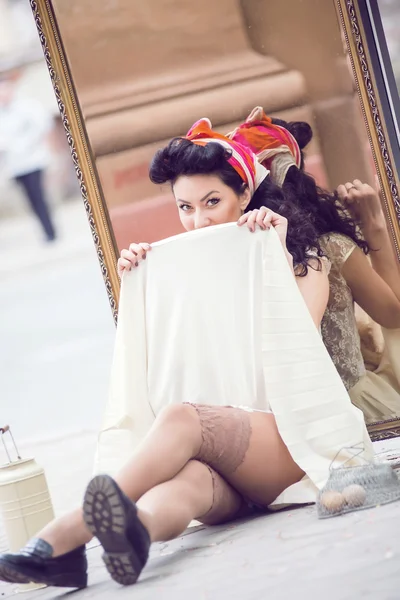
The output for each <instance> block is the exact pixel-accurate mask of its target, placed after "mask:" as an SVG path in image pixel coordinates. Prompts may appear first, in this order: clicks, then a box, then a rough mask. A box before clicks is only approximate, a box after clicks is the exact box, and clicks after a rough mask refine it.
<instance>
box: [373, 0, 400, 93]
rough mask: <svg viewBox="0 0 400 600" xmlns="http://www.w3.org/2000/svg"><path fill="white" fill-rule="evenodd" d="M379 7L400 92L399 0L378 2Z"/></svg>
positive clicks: (379, 0) (380, 0)
mask: <svg viewBox="0 0 400 600" xmlns="http://www.w3.org/2000/svg"><path fill="white" fill-rule="evenodd" d="M378 6H379V12H380V15H381V19H382V25H383V29H384V31H385V37H386V43H387V46H388V50H389V55H390V60H391V62H392V67H393V73H394V77H395V79H396V85H397V89H398V91H399V92H400V36H399V31H400V4H399V2H397V0H378Z"/></svg>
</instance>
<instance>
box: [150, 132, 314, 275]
mask: <svg viewBox="0 0 400 600" xmlns="http://www.w3.org/2000/svg"><path fill="white" fill-rule="evenodd" d="M229 158H230V153H229V150H226V149H225V148H223V146H221V145H220V144H218V143H213V142H210V143H208V144H206V145H205V146H199V145H197V144H193V142H191V141H190V140H185V139H182V138H175V139H173V140H172V141H171V142H170V143H169V144H168V146H166V147H165V148H163V149H161V150H158V152H157V153H156V155H155V156H154V158H153V160H152V162H151V164H150V171H149V175H150V179H151V181H152V182H153V183H156V184H163V183H166V182H170V183H171V185H174V183H175V181H176V180H177V179H178V177H180V176H181V175H217V176H218V177H219V178H220V179H221V180H222V181H223V183H224V184H225V185H227V186H229V187H230V188H231V189H232V190H233V191H234V192H235V193H236V194H238V195H239V194H241V193H243V191H244V189H245V186H246V184H245V183H244V182H243V180H242V178H241V177H240V175H239V174H238V173H237V172H236V171H235V169H234V168H233V167H232V166H231V165H230V164H229V162H228V159H229ZM262 206H265V207H267V208H270V209H271V210H273V211H274V212H277V213H278V214H280V215H282V216H283V217H286V218H287V220H288V235H287V241H286V245H287V249H288V251H289V252H290V254H291V255H292V256H293V262H294V264H295V265H296V267H297V271H296V273H297V274H298V275H299V276H304V275H306V274H307V272H308V267H309V266H311V267H312V268H318V269H320V268H321V264H320V261H319V259H318V267H316V266H315V251H316V252H317V254H318V256H319V257H320V256H323V252H322V250H321V248H320V246H319V242H318V232H317V231H316V229H315V227H314V225H313V223H312V220H311V219H310V218H309V215H308V213H307V211H304V210H303V208H302V207H301V206H300V205H299V204H298V203H296V204H293V203H292V202H290V201H288V200H287V198H285V194H284V192H283V191H282V190H281V189H280V188H279V187H278V186H277V185H275V184H274V183H272V181H271V179H270V178H269V177H266V178H265V179H264V181H263V182H262V183H261V185H260V186H259V187H258V189H257V190H256V192H255V193H254V195H253V197H252V199H251V201H250V204H249V205H248V206H247V208H246V211H245V212H249V211H251V210H254V209H256V208H261V207H262ZM311 250H314V253H313V252H311ZM312 263H314V264H312Z"/></svg>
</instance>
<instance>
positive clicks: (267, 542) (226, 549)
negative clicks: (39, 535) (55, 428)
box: [0, 502, 400, 600]
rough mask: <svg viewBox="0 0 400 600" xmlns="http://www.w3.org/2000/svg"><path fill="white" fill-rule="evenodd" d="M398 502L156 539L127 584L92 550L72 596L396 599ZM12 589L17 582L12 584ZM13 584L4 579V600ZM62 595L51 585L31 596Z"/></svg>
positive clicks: (290, 514) (287, 514)
mask: <svg viewBox="0 0 400 600" xmlns="http://www.w3.org/2000/svg"><path fill="white" fill-rule="evenodd" d="M399 519H400V503H399V502H397V503H393V504H390V505H387V506H383V507H380V508H376V509H372V510H366V511H360V512H357V513H352V514H348V515H345V516H343V517H339V518H333V519H326V520H323V521H320V520H318V519H317V517H316V514H315V508H314V507H306V508H301V509H296V510H289V511H284V512H281V513H277V514H270V515H267V516H265V517H260V518H257V519H254V520H252V521H247V522H238V523H233V524H230V525H228V526H221V527H215V528H205V527H199V528H198V529H197V530H195V531H191V532H188V533H187V534H186V535H184V536H182V537H180V538H179V539H177V540H174V541H173V542H169V543H164V544H156V545H155V546H154V547H153V551H152V553H151V556H150V560H149V563H148V565H147V567H146V569H145V571H144V572H143V574H142V577H141V579H140V581H139V582H138V583H137V584H136V585H135V586H131V587H125V588H122V587H120V586H118V585H117V584H116V583H114V582H113V581H111V580H110V579H109V577H108V574H107V572H106V571H105V568H104V567H103V565H102V562H101V558H100V554H101V550H100V548H94V549H91V550H89V553H88V554H89V563H90V582H89V583H90V587H88V588H87V589H86V590H82V591H80V592H77V593H76V595H75V594H74V597H76V598H77V599H80V598H94V597H95V598H98V599H99V600H102V599H104V600H106V599H111V598H121V599H123V598H135V600H147V599H153V598H159V599H160V600H166V599H170V598H171V599H172V598H173V599H174V600H188V598H190V600H217V599H218V600H221V599H224V598H226V599H229V600H236V599H237V600H261V599H263V598H266V599H273V600H290V599H291V598H296V600H321V598H322V599H323V600H368V599H371V600H378V599H379V600H398V599H399V596H400V567H399V559H400V537H399V535H398V531H399ZM14 589H15V588H14ZM14 589H13V586H9V585H3V586H2V585H1V584H0V594H1V597H2V598H4V600H8V599H10V598H11V597H12V596H13V593H14ZM63 597H65V590H57V589H55V588H48V589H45V590H37V591H34V592H29V593H27V594H25V595H24V598H26V599H27V600H28V599H29V600H50V599H53V598H63Z"/></svg>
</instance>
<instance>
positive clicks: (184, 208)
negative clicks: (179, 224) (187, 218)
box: [179, 204, 192, 212]
mask: <svg viewBox="0 0 400 600" xmlns="http://www.w3.org/2000/svg"><path fill="white" fill-rule="evenodd" d="M191 208H192V207H191V206H190V205H189V204H180V205H179V209H180V210H183V212H188V210H190V209H191Z"/></svg>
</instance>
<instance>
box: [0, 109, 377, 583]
mask: <svg viewBox="0 0 400 600" xmlns="http://www.w3.org/2000/svg"><path fill="white" fill-rule="evenodd" d="M150 177H151V179H152V181H153V182H155V183H163V182H167V181H169V182H170V183H171V185H172V189H173V193H174V196H175V200H176V203H177V210H178V211H179V215H180V218H181V221H182V223H183V225H184V227H185V229H187V230H188V231H190V230H193V229H197V228H200V227H208V226H210V225H216V224H222V223H229V222H238V224H239V225H240V226H247V227H248V228H249V229H250V230H251V231H254V229H255V227H256V226H259V227H260V228H261V229H268V228H270V227H274V228H275V229H276V231H277V233H278V235H279V238H280V241H281V244H282V246H283V248H284V251H285V254H286V257H287V260H288V263H289V265H290V268H292V269H293V272H296V274H297V275H298V278H297V279H298V282H299V286H300V288H301V290H302V292H303V294H304V297H305V298H306V301H307V302H308V306H309V309H310V312H311V314H312V316H313V319H314V322H315V324H316V325H317V326H319V324H320V320H321V318H322V315H323V314H324V311H325V308H326V302H327V296H328V279H327V274H326V272H325V270H324V267H323V266H322V265H321V261H320V259H319V258H318V257H319V255H321V251H320V249H319V246H318V241H317V235H316V232H315V229H314V227H313V225H312V224H310V223H308V222H307V220H305V219H304V217H303V213H302V211H301V208H297V207H294V206H291V205H290V204H288V203H285V199H284V196H283V193H282V191H281V190H280V189H279V188H278V187H276V186H275V185H273V184H272V183H271V181H270V179H269V177H268V172H267V170H266V169H265V168H263V167H262V166H261V165H259V163H258V162H257V160H256V157H255V156H254V155H253V154H252V153H251V152H249V151H248V150H247V149H246V148H243V147H242V146H241V145H240V144H236V143H235V142H232V141H230V140H228V139H227V138H224V137H223V136H220V135H218V134H216V133H215V132H213V131H212V129H211V125H210V123H209V122H208V121H207V120H202V121H200V122H198V123H197V124H196V125H195V126H194V127H193V128H192V129H191V131H190V132H189V134H188V136H187V138H186V139H176V140H173V141H172V142H171V143H170V144H169V145H168V146H167V147H166V148H164V149H163V150H160V151H159V152H158V153H157V154H156V156H155V158H154V160H153V162H152V165H151V168H150ZM266 206H268V207H269V208H266ZM246 211H247V212H246ZM148 251H150V246H149V245H148V244H144V243H142V244H135V245H132V246H131V248H130V250H129V251H125V252H123V256H122V257H121V259H120V260H119V271H120V273H121V274H122V273H123V272H124V271H126V270H129V269H131V268H132V266H133V267H137V266H139V262H140V261H141V260H143V259H145V258H146V254H147V252H148ZM139 268H140V267H139ZM321 352H322V351H321ZM216 368H218V365H216ZM190 400H191V399H190V398H187V399H184V400H183V402H190ZM229 401H230V398H226V404H227V406H205V405H192V404H185V403H183V404H176V405H172V406H169V407H168V408H166V409H164V410H163V411H162V412H161V413H160V414H159V415H158V416H157V417H156V420H155V422H154V426H153V427H152V429H151V430H150V432H149V433H148V435H147V436H146V438H145V439H144V441H143V442H142V443H141V445H140V446H139V447H138V449H137V451H136V452H135V454H134V456H133V458H131V459H130V460H129V462H127V463H126V465H125V467H124V468H123V469H122V471H120V472H119V474H118V475H117V476H116V478H115V480H114V479H112V478H111V477H109V476H97V477H95V478H94V479H93V480H92V481H91V483H90V484H89V486H88V488H87V491H86V494H85V499H84V505H83V510H82V509H79V510H76V511H73V512H71V513H70V514H68V515H66V516H64V517H62V518H59V519H56V520H55V521H54V522H53V523H50V525H48V526H47V527H46V528H45V529H43V531H41V532H39V533H38V535H37V537H36V538H35V539H34V540H32V541H31V542H30V543H29V544H28V545H27V547H26V548H24V549H23V550H21V551H20V552H18V553H16V554H5V555H2V556H0V578H1V579H3V580H5V581H9V582H18V583H24V582H28V581H35V582H43V583H46V584H48V585H54V586H64V587H79V588H81V587H85V586H86V584H87V572H86V571H87V561H86V555H85V544H86V543H88V542H89V540H90V539H91V537H92V536H93V535H94V536H96V537H97V538H98V539H99V541H100V542H101V544H102V546H103V548H104V561H105V564H106V566H107V569H108V570H109V572H110V574H111V576H112V577H113V578H114V579H115V580H116V581H118V582H119V583H121V584H124V585H127V584H131V583H134V582H135V581H136V580H137V578H138V577H139V575H140V573H141V571H142V569H143V567H144V566H145V564H146V561H147V558H148V554H149V546H150V543H151V542H155V541H165V540H169V539H171V538H174V537H176V536H177V535H179V534H180V533H181V532H182V531H184V529H185V528H186V527H187V526H188V524H189V523H190V521H191V520H193V519H197V520H199V521H201V522H203V523H206V524H211V525H212V524H219V523H223V522H225V521H227V520H230V519H233V518H236V517H238V516H241V515H244V514H249V513H251V512H252V511H254V507H266V506H268V505H269V504H271V503H272V502H273V501H274V500H275V499H276V498H277V497H278V496H279V495H280V494H281V493H282V492H283V491H284V490H286V489H287V488H288V487H289V486H291V485H292V484H295V483H296V482H299V481H300V480H301V479H302V478H303V476H304V471H303V470H302V469H301V468H300V466H299V465H298V464H297V463H296V462H295V461H294V459H293V458H292V456H291V454H290V452H289V450H288V448H287V446H286V445H285V444H284V442H283V440H282V438H281V435H280V433H279V430H278V427H277V423H276V420H275V417H274V414H273V413H272V412H270V411H268V412H263V411H253V410H248V409H242V408H238V407H232V406H229ZM349 408H350V410H351V411H356V409H354V407H352V406H351V404H350V402H349ZM355 421H357V423H360V428H357V432H356V434H357V436H358V434H359V433H360V432H361V433H362V431H364V430H365V427H364V424H363V421H362V417H361V415H359V414H358V411H357V415H356V419H355ZM303 427H304V424H303ZM357 427H358V426H357ZM361 430H362V431H361ZM335 431H336V430H335ZM314 435H315V431H314ZM346 435H347V429H346ZM326 439H327V438H326V435H325V436H324V440H326ZM329 440H330V438H329ZM329 443H330V441H327V442H326V444H327V445H328V446H329ZM308 444H309V445H310V441H308Z"/></svg>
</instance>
